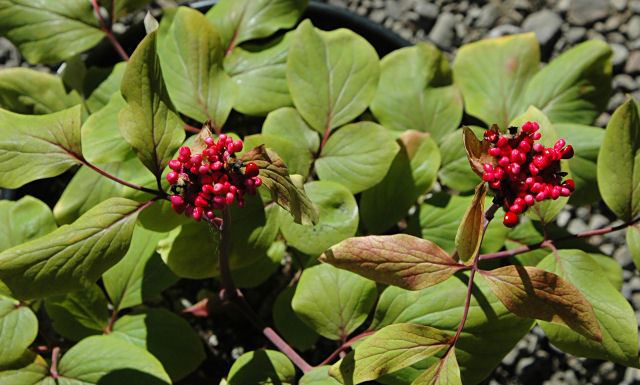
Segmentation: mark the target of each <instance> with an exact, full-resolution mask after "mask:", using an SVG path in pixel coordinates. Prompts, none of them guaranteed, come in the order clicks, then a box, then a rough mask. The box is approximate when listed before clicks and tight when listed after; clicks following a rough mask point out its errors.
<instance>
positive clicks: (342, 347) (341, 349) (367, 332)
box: [316, 330, 375, 367]
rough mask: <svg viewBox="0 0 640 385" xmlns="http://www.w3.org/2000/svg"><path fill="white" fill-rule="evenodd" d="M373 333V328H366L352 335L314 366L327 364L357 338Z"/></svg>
mask: <svg viewBox="0 0 640 385" xmlns="http://www.w3.org/2000/svg"><path fill="white" fill-rule="evenodd" d="M373 333H375V330H367V331H366V332H362V333H360V334H358V335H356V336H355V337H352V338H351V339H350V340H348V341H347V342H344V343H343V344H342V345H340V347H338V349H336V350H335V351H334V352H333V353H331V354H330V355H329V356H328V357H327V358H325V359H324V361H322V362H321V363H319V364H318V365H317V366H316V367H319V366H324V365H328V364H329V363H331V361H333V360H334V359H335V358H336V357H338V355H339V354H340V353H342V352H343V351H345V350H347V349H348V348H350V347H351V346H352V345H353V344H355V343H356V342H357V341H358V340H360V339H362V338H364V337H368V336H370V335H372V334H373Z"/></svg>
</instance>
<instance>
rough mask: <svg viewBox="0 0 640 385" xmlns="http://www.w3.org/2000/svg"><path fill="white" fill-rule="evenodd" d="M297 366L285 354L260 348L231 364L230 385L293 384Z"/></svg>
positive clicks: (228, 379)
mask: <svg viewBox="0 0 640 385" xmlns="http://www.w3.org/2000/svg"><path fill="white" fill-rule="evenodd" d="M295 382H296V368H295V367H294V366H293V364H292V363H291V361H289V359H288V358H287V356H285V355H284V354H282V353H280V352H278V351H275V350H267V349H260V350H254V351H251V352H247V353H244V354H243V355H241V356H240V357H239V358H238V359H237V360H236V361H235V362H234V363H233V365H232V366H231V370H229V375H228V376H227V383H228V385H254V384H260V385H293V384H295Z"/></svg>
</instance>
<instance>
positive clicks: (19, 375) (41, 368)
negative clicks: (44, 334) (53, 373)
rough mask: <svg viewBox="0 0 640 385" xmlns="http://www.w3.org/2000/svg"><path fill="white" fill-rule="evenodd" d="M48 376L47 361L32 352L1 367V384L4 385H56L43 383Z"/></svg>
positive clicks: (28, 351)
mask: <svg viewBox="0 0 640 385" xmlns="http://www.w3.org/2000/svg"><path fill="white" fill-rule="evenodd" d="M48 374H49V364H47V361H45V359H44V358H42V357H40V356H39V355H37V354H36V353H34V352H32V351H30V350H25V351H24V354H23V355H22V356H21V357H20V358H19V359H18V360H17V361H14V362H12V363H11V364H9V365H0V383H3V384H20V385H55V382H53V380H52V382H50V383H46V382H41V380H43V379H45V377H46V376H47V375H48ZM45 381H46V380H45Z"/></svg>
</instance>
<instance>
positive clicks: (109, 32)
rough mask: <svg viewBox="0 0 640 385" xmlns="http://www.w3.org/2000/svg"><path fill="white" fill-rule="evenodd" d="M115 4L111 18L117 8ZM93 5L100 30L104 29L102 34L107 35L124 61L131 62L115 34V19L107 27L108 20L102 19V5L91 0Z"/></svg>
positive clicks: (96, 0) (95, 0)
mask: <svg viewBox="0 0 640 385" xmlns="http://www.w3.org/2000/svg"><path fill="white" fill-rule="evenodd" d="M113 3H115V0H114V1H113ZM113 3H112V4H111V13H112V16H111V17H113V12H114V8H115V5H114V4H113ZM91 5H92V6H93V12H94V13H95V14H96V18H97V19H98V21H99V22H100V29H102V32H104V33H105V35H106V36H107V39H108V40H109V42H110V43H111V45H112V46H113V48H114V49H115V50H116V52H118V55H120V57H121V58H122V59H123V60H124V61H129V55H127V52H126V51H125V50H124V48H122V46H121V45H120V43H119V42H118V39H116V37H115V35H114V34H113V29H112V24H113V19H112V20H111V23H110V24H109V25H107V22H106V20H105V19H104V17H102V14H101V13H100V5H99V4H98V0H91Z"/></svg>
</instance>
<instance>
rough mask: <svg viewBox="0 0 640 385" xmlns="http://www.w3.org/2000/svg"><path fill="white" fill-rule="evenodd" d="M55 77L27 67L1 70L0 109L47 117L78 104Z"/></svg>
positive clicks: (73, 95)
mask: <svg viewBox="0 0 640 385" xmlns="http://www.w3.org/2000/svg"><path fill="white" fill-rule="evenodd" d="M81 102H82V99H81V98H80V96H79V95H78V93H76V92H70V93H67V91H66V90H65V89H64V84H63V83H62V80H61V79H60V78H59V77H58V76H54V75H50V74H48V73H45V72H42V71H36V70H32V69H30V68H5V69H2V70H0V108H4V109H6V110H9V111H12V112H17V113H20V114H50V113H52V112H57V111H61V110H64V109H66V108H69V107H73V106H75V105H76V104H80V103H81Z"/></svg>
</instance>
